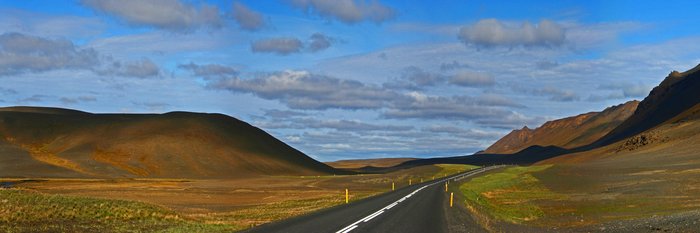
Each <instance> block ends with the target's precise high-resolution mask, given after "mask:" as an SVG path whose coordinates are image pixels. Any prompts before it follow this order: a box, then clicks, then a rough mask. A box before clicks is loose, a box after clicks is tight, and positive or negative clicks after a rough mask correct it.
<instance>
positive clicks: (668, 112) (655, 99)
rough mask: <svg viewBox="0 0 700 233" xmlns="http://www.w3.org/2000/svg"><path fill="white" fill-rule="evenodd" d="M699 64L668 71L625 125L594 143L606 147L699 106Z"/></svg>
mask: <svg viewBox="0 0 700 233" xmlns="http://www.w3.org/2000/svg"><path fill="white" fill-rule="evenodd" d="M699 71H700V65H698V66H696V67H695V68H693V69H691V70H688V71H686V72H683V73H680V72H678V71H673V72H671V73H670V74H669V75H668V77H666V79H665V80H664V81H663V82H661V84H659V86H657V87H655V88H654V89H652V90H651V92H650V93H649V96H647V97H646V98H644V100H643V101H642V102H641V103H639V107H638V108H637V110H636V111H635V112H634V114H633V115H632V116H630V117H629V118H628V119H627V120H625V122H623V123H622V124H620V126H619V127H617V128H615V129H614V130H613V131H611V132H610V133H609V134H607V135H605V136H604V137H603V138H601V139H600V140H598V141H597V142H596V145H595V146H604V145H608V144H611V143H614V142H617V141H620V140H623V139H625V138H628V137H631V136H634V135H636V134H639V133H641V132H644V131H646V130H649V129H651V128H654V127H656V126H659V125H660V124H662V123H664V122H666V121H668V120H670V119H672V118H673V117H675V116H677V115H679V114H681V113H683V112H684V111H686V110H688V109H690V108H692V107H693V106H695V105H697V104H698V103H700V72H699Z"/></svg>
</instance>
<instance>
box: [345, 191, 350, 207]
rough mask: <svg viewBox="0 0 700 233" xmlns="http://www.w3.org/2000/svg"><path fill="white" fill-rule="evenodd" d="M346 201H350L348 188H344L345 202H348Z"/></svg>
mask: <svg viewBox="0 0 700 233" xmlns="http://www.w3.org/2000/svg"><path fill="white" fill-rule="evenodd" d="M348 202H350V195H349V193H348V189H345V204H348Z"/></svg>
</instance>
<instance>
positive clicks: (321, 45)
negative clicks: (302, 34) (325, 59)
mask: <svg viewBox="0 0 700 233" xmlns="http://www.w3.org/2000/svg"><path fill="white" fill-rule="evenodd" d="M335 41H336V40H335V39H334V38H331V37H329V36H326V35H324V34H321V33H314V34H312V35H311V37H310V38H309V46H308V48H309V51H311V52H312V53H315V52H319V51H323V50H326V49H327V48H329V47H331V45H332V44H333V43H334V42H335Z"/></svg>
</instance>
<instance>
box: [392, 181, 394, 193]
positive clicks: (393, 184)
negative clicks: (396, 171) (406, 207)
mask: <svg viewBox="0 0 700 233" xmlns="http://www.w3.org/2000/svg"><path fill="white" fill-rule="evenodd" d="M391 191H394V182H391Z"/></svg>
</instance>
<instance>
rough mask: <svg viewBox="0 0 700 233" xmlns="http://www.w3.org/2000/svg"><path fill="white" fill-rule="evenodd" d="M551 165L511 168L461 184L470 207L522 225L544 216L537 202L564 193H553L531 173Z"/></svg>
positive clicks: (556, 197) (462, 192) (460, 188)
mask: <svg viewBox="0 0 700 233" xmlns="http://www.w3.org/2000/svg"><path fill="white" fill-rule="evenodd" d="M549 167H550V166H531V167H511V168H507V169H505V170H504V171H502V172H498V173H493V174H488V175H485V176H482V177H477V178H474V179H472V180H471V181H469V182H466V183H464V184H462V185H460V187H459V190H460V193H461V194H462V195H463V197H464V198H465V200H466V201H467V204H469V205H471V206H475V207H476V208H478V209H480V210H482V211H484V212H486V213H487V214H489V215H490V216H491V217H495V218H497V219H500V220H505V221H508V222H512V223H522V222H525V221H531V220H535V219H537V218H539V217H542V216H543V214H544V212H543V211H542V209H540V207H538V206H537V205H536V204H535V203H534V202H536V201H538V200H556V199H559V198H562V194H557V193H554V192H551V191H550V190H548V189H547V188H546V187H544V186H543V185H542V184H540V183H539V181H538V180H537V178H535V177H534V176H532V174H531V173H533V172H539V171H542V170H545V169H547V168H549Z"/></svg>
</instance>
